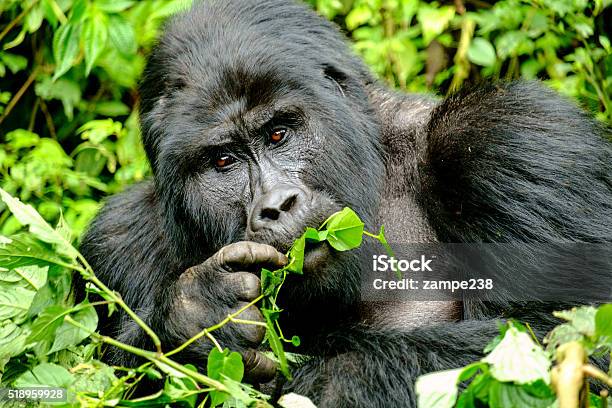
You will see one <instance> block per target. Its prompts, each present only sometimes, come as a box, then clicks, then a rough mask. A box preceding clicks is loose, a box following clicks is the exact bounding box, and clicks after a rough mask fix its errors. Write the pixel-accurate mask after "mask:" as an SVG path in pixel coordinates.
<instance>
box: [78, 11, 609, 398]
mask: <svg viewBox="0 0 612 408" xmlns="http://www.w3.org/2000/svg"><path fill="white" fill-rule="evenodd" d="M141 95H142V105H141V123H142V132H143V140H144V144H145V147H146V150H147V154H148V157H149V160H150V162H151V165H152V168H153V173H154V176H153V179H152V180H151V181H146V182H143V183H141V184H139V185H137V186H134V187H132V188H131V189H129V190H128V191H126V192H124V193H122V194H119V195H117V196H115V197H111V198H110V199H109V200H108V202H107V204H106V206H105V207H104V209H103V210H102V211H101V213H100V214H99V216H98V217H97V218H96V220H95V221H94V222H93V224H92V225H91V227H90V229H89V231H88V233H87V234H86V236H85V238H84V240H83V244H82V246H81V250H82V252H83V253H84V255H85V256H86V257H87V259H88V260H89V262H90V263H91V265H92V266H93V267H94V270H95V271H96V272H97V274H98V275H99V277H100V278H101V279H102V280H103V281H104V282H105V283H106V284H107V285H108V286H109V287H111V288H113V289H114V290H117V291H119V292H120V293H121V294H122V296H123V297H124V299H125V300H126V302H127V303H128V304H129V305H130V306H131V307H132V308H134V309H135V310H136V311H137V312H138V314H139V315H140V316H141V317H142V318H143V319H144V320H145V321H146V322H147V323H149V324H150V325H151V326H152V327H153V329H154V330H156V331H157V332H158V333H159V334H160V336H161V338H162V342H163V345H164V349H166V350H168V349H170V348H172V347H173V346H176V345H178V344H179V343H180V342H181V341H184V340H185V339H186V338H187V337H189V333H190V332H193V331H194V330H196V331H197V330H199V329H200V328H202V327H206V324H210V323H214V322H215V321H218V320H221V319H222V318H223V316H224V314H225V313H226V309H227V308H228V307H232V306H233V305H235V304H236V303H237V302H238V297H237V295H236V294H235V292H233V291H231V290H229V289H228V288H225V287H223V286H222V285H221V284H219V283H218V282H216V281H215V280H213V279H209V280H204V281H200V282H199V283H198V284H197V285H195V286H194V288H191V292H190V296H193V297H192V298H190V299H192V300H193V299H196V300H197V302H196V303H197V305H196V306H197V307H194V308H193V309H180V310H183V312H184V310H190V313H183V312H181V313H179V312H177V310H179V309H177V298H178V297H180V296H179V294H180V293H184V292H181V288H180V282H179V277H181V276H182V275H183V272H184V271H186V270H187V269H188V268H190V267H193V266H195V265H199V264H201V263H202V262H204V261H205V260H206V259H208V258H209V257H210V256H211V255H212V254H214V253H215V252H216V251H218V250H219V249H221V248H222V247H224V246H225V245H227V244H230V243H232V242H236V241H240V240H245V239H247V240H252V241H257V242H263V243H269V244H271V245H273V246H275V247H276V248H278V249H280V250H284V249H286V248H287V246H288V245H289V243H290V242H291V241H292V240H293V239H294V238H295V237H297V236H298V235H299V234H300V233H301V231H303V229H304V227H305V226H317V225H318V224H319V223H320V222H321V221H323V219H325V217H326V215H327V214H329V213H330V212H332V211H334V210H336V209H339V208H342V207H343V206H346V205H348V206H350V207H352V208H354V209H355V210H356V211H357V212H358V213H359V214H360V215H361V216H363V217H364V219H365V220H366V224H367V226H368V227H370V228H371V229H374V228H376V227H377V226H378V225H380V224H381V223H384V224H385V225H386V226H387V228H388V233H389V236H390V237H391V239H392V240H396V241H403V242H434V241H441V242H517V241H520V242H527V243H536V242H593V243H609V242H611V241H612V176H611V173H612V171H611V170H612V160H611V155H612V149H611V147H610V143H608V142H607V141H606V140H604V139H605V137H606V136H607V137H610V132H609V130H607V129H605V128H603V127H602V126H600V125H598V124H597V123H595V122H594V121H593V120H592V119H590V118H589V117H587V116H586V115H585V114H584V113H583V112H582V111H580V110H579V109H578V108H576V107H575V106H574V105H573V104H572V103H570V102H568V101H566V100H564V99H563V98H561V97H559V96H557V95H556V94H555V93H553V92H552V91H550V90H548V89H546V88H545V87H543V86H542V85H540V84H538V83H534V82H531V83H529V82H512V83H500V84H493V85H492V84H485V85H481V86H479V87H475V88H468V89H465V90H463V91H461V92H459V93H457V94H456V95H453V96H450V97H449V98H447V99H445V100H443V101H440V102H438V101H436V100H434V99H432V98H429V97H425V96H415V95H402V94H397V93H393V92H391V91H389V90H387V89H385V88H384V86H382V85H381V84H379V83H377V82H376V81H375V80H374V79H373V78H372V76H371V75H370V73H369V72H368V70H367V69H366V68H365V66H364V65H363V63H362V62H361V61H360V60H359V59H358V58H356V57H355V56H354V55H353V54H352V53H351V52H350V51H349V47H348V46H347V44H346V43H345V41H344V39H343V38H342V36H341V35H340V34H339V33H338V32H337V30H336V28H335V27H333V26H332V25H331V24H330V23H328V22H327V21H325V20H324V19H322V18H320V17H318V16H316V15H315V14H314V13H313V12H312V11H310V10H308V9H307V8H306V7H305V6H303V5H300V4H297V3H294V2H292V1H282V0H266V1H256V0H244V1H231V2H226V1H221V0H217V1H206V2H203V3H201V4H198V5H196V6H195V7H194V9H193V10H192V11H190V12H188V13H186V14H185V15H181V16H178V17H176V18H174V19H173V20H172V21H171V22H170V23H169V24H168V25H167V28H166V31H165V34H164V35H163V36H162V38H161V39H160V42H159V44H158V45H157V46H156V48H155V49H154V51H153V53H152V55H151V57H150V59H149V63H148V65H147V69H146V72H145V77H144V79H143V82H142V86H141ZM254 108H261V109H260V111H257V109H255V110H254ZM274 110H275V111H276V113H275V114H274V115H276V116H275V117H274V119H273V120H272V122H271V123H272V125H276V124H277V123H281V122H282V124H283V125H286V126H287V127H288V128H289V129H290V132H291V138H289V139H288V141H287V142H286V143H284V144H282V145H279V146H278V147H274V148H272V147H270V146H267V145H266V144H265V143H264V141H262V140H260V139H261V137H262V132H264V133H265V129H267V128H266V126H268V125H264V126H263V127H259V126H255V127H253V126H251V125H252V122H251V121H253V120H254V121H258V120H259V119H261V118H260V117H259V116H262V115H263V116H265V115H266V114H267V113H266V112H268V111H270V112H271V111H274ZM247 112H248V114H247ZM262 112H263V113H262ZM268 113H269V112H268ZM258 115H259V116H258ZM272 125H270V126H272ZM261 129H264V130H263V131H262V130H261ZM227 135H229V136H231V138H232V142H231V144H230V145H229V147H228V146H225V147H224V148H229V149H230V150H231V151H232V152H235V153H236V155H237V156H238V163H239V164H237V165H236V166H235V167H233V168H232V170H229V171H227V172H224V173H219V172H216V171H215V170H214V169H213V168H212V167H211V161H214V158H215V154H216V153H215V149H211V148H210V147H206V146H204V144H203V142H207V143H209V142H210V141H211V140H212V139H219V138H223V137H225V136H227ZM279 183H283V184H291V185H296V186H298V187H299V188H300V189H301V190H303V191H305V192H306V196H307V197H309V200H311V201H310V202H311V204H312V205H311V206H310V207H309V208H307V209H304V211H302V213H300V215H299V217H297V216H296V217H297V218H293V219H291V220H290V221H288V222H283V223H281V224H279V225H278V226H276V227H275V229H274V230H269V231H263V232H254V231H251V230H250V229H249V227H248V225H249V221H250V217H252V214H251V212H252V208H253V205H254V202H256V201H258V200H260V199H261V198H260V197H261V196H262V194H264V193H265V191H268V190H269V189H271V188H274V187H273V186H275V185H277V184H279ZM535 248H536V246H534V251H537V249H535ZM534 255H539V254H537V253H536V252H534ZM359 276H360V265H359V263H358V262H357V255H356V254H354V253H342V254H338V255H337V256H334V257H331V258H329V259H328V260H327V262H326V264H325V266H321V265H318V266H317V268H316V273H314V272H312V273H309V271H307V273H305V275H304V277H292V279H290V280H288V282H287V285H286V287H283V292H282V294H283V295H284V297H283V299H282V302H283V305H284V306H285V307H286V309H287V310H286V312H284V314H283V318H284V322H283V327H287V329H286V330H287V331H288V332H289V333H291V334H294V333H296V334H299V335H301V336H302V337H303V340H304V345H303V346H302V347H301V349H300V350H298V351H301V352H307V353H310V354H311V355H312V356H313V358H312V359H311V360H309V361H308V362H306V363H304V364H303V365H302V366H301V367H299V368H298V369H297V371H296V378H295V380H294V381H293V382H292V383H291V384H289V385H288V387H287V389H293V390H295V391H297V392H300V393H303V394H305V395H308V396H310V397H311V398H312V399H313V401H314V402H315V403H316V404H317V405H318V406H321V407H361V406H363V407H387V406H413V405H414V401H415V396H414V391H413V382H414V379H415V378H416V376H418V375H420V374H422V373H425V372H429V371H434V370H442V369H447V368H454V367H457V366H461V365H463V364H466V363H468V362H471V361H473V360H476V359H478V358H479V357H480V356H481V352H482V349H483V347H484V345H485V344H486V342H487V341H489V340H490V339H491V338H492V337H493V336H494V335H495V332H496V326H495V321H494V320H495V319H496V318H503V317H510V316H512V317H516V318H518V319H520V320H526V321H529V322H530V323H531V324H532V325H533V327H535V329H536V330H537V331H539V332H545V331H546V330H547V329H548V328H550V327H551V325H552V324H553V323H554V322H553V320H552V319H551V318H550V316H549V315H548V312H549V311H550V310H551V309H554V308H555V307H556V305H543V304H542V305H539V306H538V307H533V305H529V306H527V305H525V304H521V303H517V302H516V299H512V298H507V297H506V298H505V297H504V296H503V294H500V295H498V298H495V299H492V302H478V301H469V302H468V301H466V302H465V303H464V304H463V307H462V310H461V311H460V313H459V314H460V315H462V316H463V318H464V319H465V321H461V322H455V323H445V322H436V321H434V320H435V319H433V318H429V319H427V321H425V322H420V324H417V325H415V324H414V319H415V318H414V316H418V313H416V311H415V312H414V313H412V311H411V310H410V307H412V306H408V309H405V308H404V309H403V310H402V311H401V313H403V314H404V315H407V316H408V320H410V319H411V316H413V317H412V324H410V325H404V324H402V323H401V322H399V319H397V318H395V317H394V316H395V314H394V313H396V312H398V311H399V309H400V307H399V306H398V310H394V309H393V307H392V308H390V309H387V311H386V312H385V316H382V314H379V315H378V316H377V317H374V318H372V317H371V316H372V315H371V314H368V312H366V313H364V312H363V311H364V310H368V309H371V308H372V307H374V306H372V305H368V304H362V303H361V302H360V300H359ZM551 278H555V279H564V278H565V277H564V276H555V277H551ZM198 302H199V303H198ZM398 313H399V312H398ZM366 315H367V316H369V317H367V318H366V317H365V316H366ZM102 316H104V315H102ZM449 319H450V320H452V318H451V317H450V315H449ZM394 320H395V324H393V323H394V322H393V321H394ZM443 320H444V319H443ZM364 322H367V323H364ZM389 322H391V324H389ZM417 323H418V322H417ZM102 330H103V331H105V332H107V333H111V334H114V335H116V336H118V338H119V340H122V341H125V342H128V343H130V344H134V345H138V346H142V347H151V345H150V344H149V343H148V341H147V337H146V336H145V335H144V334H143V333H142V332H141V331H140V330H139V329H138V327H137V326H136V325H135V324H134V323H133V322H131V321H130V319H129V318H127V317H126V316H124V315H119V316H118V317H113V318H112V319H110V320H106V321H104V322H103V326H102ZM242 330H243V329H242V328H241V327H240V326H236V325H228V326H227V327H225V328H224V329H223V330H221V331H219V332H216V336H217V338H218V340H219V341H220V342H221V343H222V344H223V345H226V346H228V347H230V348H232V349H236V350H239V351H244V350H246V349H248V348H250V347H253V344H250V343H249V342H248V341H246V340H245V336H246V334H245V333H244V332H243V331H242ZM208 350H210V344H208V342H204V341H203V342H200V343H198V344H196V345H195V346H194V347H192V348H191V349H190V350H189V351H188V352H186V353H183V354H182V355H180V356H179V358H183V359H184V360H186V361H187V360H188V361H189V362H192V363H197V364H198V365H199V366H200V367H204V366H205V355H206V353H207V352H208ZM110 359H111V360H112V361H113V362H115V363H117V364H126V365H129V364H135V363H136V361H135V360H133V359H132V357H131V356H130V355H129V354H127V353H121V352H120V351H117V350H113V351H112V354H111V356H110Z"/></svg>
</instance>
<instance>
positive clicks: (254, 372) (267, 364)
mask: <svg viewBox="0 0 612 408" xmlns="http://www.w3.org/2000/svg"><path fill="white" fill-rule="evenodd" d="M242 357H243V361H244V378H245V380H246V381H247V382H249V383H251V384H256V383H266V382H268V381H271V380H272V379H274V375H275V374H276V369H277V364H276V363H275V362H274V361H273V360H270V359H269V358H268V357H266V356H265V355H264V354H263V353H261V352H259V351H255V350H252V349H249V350H246V351H244V352H242Z"/></svg>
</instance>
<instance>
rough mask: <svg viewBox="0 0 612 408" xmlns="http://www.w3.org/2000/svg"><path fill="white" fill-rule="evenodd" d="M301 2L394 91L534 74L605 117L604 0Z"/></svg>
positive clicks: (611, 112)
mask: <svg viewBox="0 0 612 408" xmlns="http://www.w3.org/2000/svg"><path fill="white" fill-rule="evenodd" d="M310 3H311V4H313V5H315V7H316V8H317V10H318V11H319V12H320V13H322V14H323V15H325V16H326V17H328V18H330V19H333V20H334V21H335V22H337V23H338V24H340V25H341V26H342V27H343V28H344V29H345V30H346V31H347V32H348V34H349V35H350V37H351V38H352V40H353V41H354V47H355V50H356V51H357V52H358V53H359V54H361V55H362V56H363V58H364V59H365V61H366V62H367V63H368V64H369V65H370V66H371V67H372V68H373V69H374V71H375V72H376V73H378V75H379V76H381V77H382V78H384V79H386V80H387V81H388V82H389V83H391V84H394V85H396V86H398V87H399V88H401V89H406V90H410V91H418V92H423V91H428V90H431V89H434V90H437V91H439V92H442V93H446V92H448V91H453V90H455V89H457V88H458V87H460V86H461V85H462V84H463V83H464V82H465V81H470V82H474V81H479V80H481V79H482V78H497V79H513V78H518V77H519V76H521V77H523V78H526V79H535V78H539V79H544V80H546V82H547V83H548V84H549V85H550V86H552V87H553V88H555V89H557V90H558V91H560V92H561V93H564V94H566V95H568V96H570V97H572V98H575V99H577V100H579V101H580V102H581V103H582V104H583V105H584V106H585V107H586V108H588V109H590V110H591V111H593V112H595V113H597V117H599V118H600V119H602V120H605V121H608V122H612V103H611V100H610V95H611V94H612V52H611V51H612V48H611V46H610V32H609V31H606V25H605V24H606V21H610V17H612V11H611V8H610V6H611V5H612V2H610V1H609V0H596V1H587V0H560V1H558V0H535V1H527V0H501V1H496V2H493V1H480V0H479V1H461V0H457V1H453V2H451V1H447V2H442V3H441V2H435V1H434V2H424V1H420V0H310Z"/></svg>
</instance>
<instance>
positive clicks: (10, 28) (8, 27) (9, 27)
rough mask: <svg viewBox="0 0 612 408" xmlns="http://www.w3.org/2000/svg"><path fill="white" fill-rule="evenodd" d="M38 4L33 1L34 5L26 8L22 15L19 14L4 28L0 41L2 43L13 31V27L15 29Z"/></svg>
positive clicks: (0, 34)
mask: <svg viewBox="0 0 612 408" xmlns="http://www.w3.org/2000/svg"><path fill="white" fill-rule="evenodd" d="M36 3H37V2H36V1H33V2H32V4H30V5H29V6H28V7H26V8H25V9H24V10H23V11H22V12H21V13H19V15H18V16H17V17H15V18H14V19H13V20H12V21H11V22H10V23H8V25H7V26H6V27H4V30H2V32H1V33H0V41H2V39H3V38H4V37H5V36H6V35H7V34H8V33H9V31H11V30H12V29H13V27H15V26H16V25H17V24H18V23H19V22H20V21H21V20H22V19H23V18H24V17H25V16H26V15H27V14H28V13H29V12H30V10H31V9H32V7H34V5H35V4H36Z"/></svg>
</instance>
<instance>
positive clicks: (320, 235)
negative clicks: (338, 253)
mask: <svg viewBox="0 0 612 408" xmlns="http://www.w3.org/2000/svg"><path fill="white" fill-rule="evenodd" d="M304 238H306V239H307V240H308V241H313V242H321V241H325V239H327V230H324V231H317V230H316V229H314V228H311V227H308V228H306V232H305V233H304Z"/></svg>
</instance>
